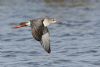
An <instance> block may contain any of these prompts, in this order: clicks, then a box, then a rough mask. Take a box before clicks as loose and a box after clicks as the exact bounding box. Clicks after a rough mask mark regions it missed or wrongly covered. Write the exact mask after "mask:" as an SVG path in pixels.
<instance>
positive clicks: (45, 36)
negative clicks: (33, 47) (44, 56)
mask: <svg viewBox="0 0 100 67" xmlns="http://www.w3.org/2000/svg"><path fill="white" fill-rule="evenodd" d="M52 23H56V20H54V19H53V18H48V17H45V18H38V19H33V20H29V21H27V22H21V23H20V25H19V26H16V27H15V28H21V27H26V26H30V27H31V29H32V35H33V38H35V39H36V40H37V41H39V42H40V43H41V45H42V47H43V48H44V49H45V50H46V51H47V52H48V53H50V52H51V48H50V34H49V30H48V28H47V26H49V25H50V24H52Z"/></svg>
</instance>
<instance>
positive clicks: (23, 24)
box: [15, 21, 31, 28]
mask: <svg viewBox="0 0 100 67" xmlns="http://www.w3.org/2000/svg"><path fill="white" fill-rule="evenodd" d="M30 25H31V22H30V21H27V22H21V23H20V24H19V25H17V26H16V27H15V28H22V27H27V26H30Z"/></svg>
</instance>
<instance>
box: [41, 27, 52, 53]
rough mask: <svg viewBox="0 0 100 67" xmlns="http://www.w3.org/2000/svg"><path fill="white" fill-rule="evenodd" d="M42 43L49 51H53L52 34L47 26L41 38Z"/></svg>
mask: <svg viewBox="0 0 100 67" xmlns="http://www.w3.org/2000/svg"><path fill="white" fill-rule="evenodd" d="M41 45H42V47H43V48H44V49H45V50H46V51H47V52H48V53H50V52H51V48H50V34H49V31H48V28H47V27H44V31H43V35H42V39H41Z"/></svg>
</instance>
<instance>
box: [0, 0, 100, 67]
mask: <svg viewBox="0 0 100 67" xmlns="http://www.w3.org/2000/svg"><path fill="white" fill-rule="evenodd" d="M99 6H100V1H99V0H88V1H87V0H69V1H68V0H62V1H61V0H41V1H40V0H19V1H18V0H0V67H100V7H99ZM45 16H49V17H54V18H55V19H57V20H58V21H61V23H59V24H54V25H51V26H49V27H48V28H49V31H50V35H51V48H52V52H51V54H47V53H46V52H45V51H44V50H43V48H42V47H41V45H40V43H39V42H37V41H36V40H35V39H33V38H32V35H31V31H30V28H29V27H27V28H21V29H13V27H14V26H15V25H16V24H18V23H20V22H22V21H27V20H30V19H35V18H41V17H45Z"/></svg>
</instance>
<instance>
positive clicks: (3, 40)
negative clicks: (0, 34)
mask: <svg viewBox="0 0 100 67" xmlns="http://www.w3.org/2000/svg"><path fill="white" fill-rule="evenodd" d="M2 41H7V42H9V41H12V39H3V40H2Z"/></svg>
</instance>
